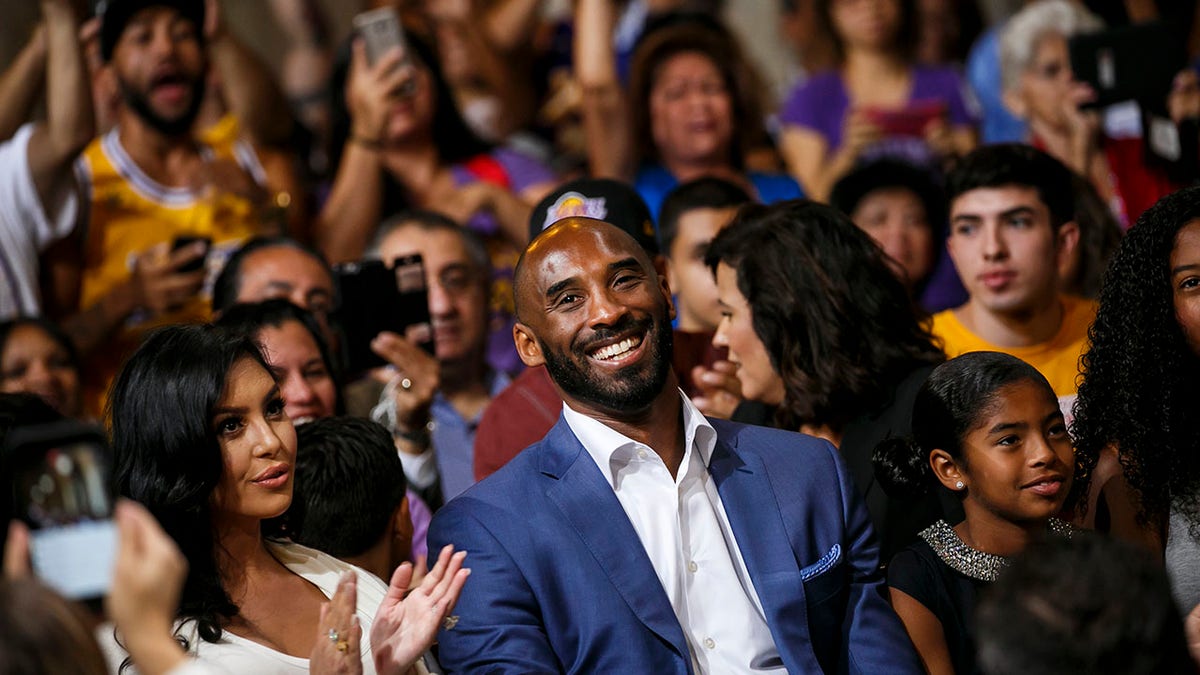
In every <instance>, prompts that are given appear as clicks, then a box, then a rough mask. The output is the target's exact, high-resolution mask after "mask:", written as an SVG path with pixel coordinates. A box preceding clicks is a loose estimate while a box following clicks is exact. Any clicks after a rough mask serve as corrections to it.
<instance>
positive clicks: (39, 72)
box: [0, 24, 46, 141]
mask: <svg viewBox="0 0 1200 675" xmlns="http://www.w3.org/2000/svg"><path fill="white" fill-rule="evenodd" d="M45 75H46V25H45V24H38V25H37V27H36V28H34V29H33V34H32V35H30V37H29V42H26V43H25V46H24V47H22V48H21V52H20V53H19V54H17V58H16V59H14V60H13V62H12V65H10V66H9V67H8V69H6V70H5V71H4V73H3V74H0V141H5V140H8V139H9V138H12V135H13V134H15V133H17V129H19V128H21V125H22V124H24V123H25V122H26V120H28V119H29V112H30V110H32V109H33V104H34V102H35V101H36V100H37V97H38V94H40V93H41V91H42V84H43V82H44V78H45Z"/></svg>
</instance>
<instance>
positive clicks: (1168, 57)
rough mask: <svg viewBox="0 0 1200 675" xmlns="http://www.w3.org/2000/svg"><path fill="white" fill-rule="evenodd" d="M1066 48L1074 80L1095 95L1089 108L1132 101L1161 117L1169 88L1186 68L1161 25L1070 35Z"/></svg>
mask: <svg viewBox="0 0 1200 675" xmlns="http://www.w3.org/2000/svg"><path fill="white" fill-rule="evenodd" d="M1067 48H1068V51H1069V53H1070V58H1071V72H1072V73H1073V74H1074V76H1075V79H1076V80H1079V81H1081V82H1087V83H1088V84H1090V85H1091V86H1092V89H1094V90H1095V91H1096V100H1095V101H1093V102H1092V103H1089V104H1088V105H1087V106H1085V107H1090V108H1098V107H1105V106H1109V105H1112V104H1114V103H1121V102H1123V101H1131V100H1136V101H1140V102H1142V103H1145V104H1147V105H1150V106H1152V107H1154V108H1158V109H1162V110H1164V111H1165V109H1166V108H1165V106H1166V97H1167V94H1169V93H1170V91H1171V82H1172V80H1173V79H1174V78H1175V74H1176V73H1178V72H1179V71H1180V70H1182V69H1183V67H1184V65H1185V64H1186V62H1187V59H1186V55H1185V54H1184V51H1183V49H1182V48H1181V47H1180V46H1179V45H1177V44H1176V41H1175V40H1173V39H1172V38H1171V35H1170V33H1169V32H1168V31H1167V29H1166V27H1165V26H1164V25H1163V24H1161V23H1144V24H1135V25H1131V26H1121V27H1118V28H1111V29H1109V30H1104V31H1100V32H1097V33H1085V34H1082V35H1075V36H1073V37H1072V38H1071V40H1070V41H1069V42H1068V46H1067Z"/></svg>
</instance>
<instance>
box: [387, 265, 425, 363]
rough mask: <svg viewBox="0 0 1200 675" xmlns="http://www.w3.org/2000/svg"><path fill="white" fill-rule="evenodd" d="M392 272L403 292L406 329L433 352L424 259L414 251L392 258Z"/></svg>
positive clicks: (397, 285) (409, 337) (402, 299)
mask: <svg viewBox="0 0 1200 675" xmlns="http://www.w3.org/2000/svg"><path fill="white" fill-rule="evenodd" d="M392 274H393V275H394V276H395V277H396V289H397V290H398V291H399V292H400V315H401V316H403V317H404V323H405V326H404V333H403V335H404V336H405V337H407V338H408V339H410V340H412V341H414V342H416V343H417V344H418V345H420V346H421V348H422V349H424V350H425V351H427V352H429V353H430V354H433V347H434V345H433V322H432V319H431V318H430V316H429V289H427V288H426V287H425V262H424V261H423V260H422V259H421V256H420V255H417V254H413V255H407V256H403V257H400V258H396V259H395V260H393V261H392Z"/></svg>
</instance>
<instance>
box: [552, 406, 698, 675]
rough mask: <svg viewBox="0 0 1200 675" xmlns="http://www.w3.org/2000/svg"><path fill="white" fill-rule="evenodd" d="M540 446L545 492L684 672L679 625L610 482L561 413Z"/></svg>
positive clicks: (688, 660) (684, 643)
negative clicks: (677, 658)
mask: <svg viewBox="0 0 1200 675" xmlns="http://www.w3.org/2000/svg"><path fill="white" fill-rule="evenodd" d="M542 445H543V447H544V448H545V449H546V451H547V452H546V454H545V455H544V458H543V460H542V462H541V469H542V473H543V474H545V475H547V476H549V477H551V478H553V479H555V480H554V482H553V483H552V484H551V485H550V487H549V488H548V489H547V490H546V496H547V497H548V498H549V499H550V501H552V502H554V504H555V505H556V506H558V508H559V510H561V511H562V514H563V516H564V517H565V518H566V520H567V522H568V523H570V524H571V526H572V527H573V528H574V529H575V532H576V533H578V535H579V538H580V539H581V540H582V541H583V543H584V545H585V546H587V548H588V550H589V551H590V552H591V553H592V555H593V556H594V557H595V558H596V562H598V563H599V564H600V567H601V568H603V569H604V572H605V574H607V575H608V578H609V581H611V582H612V584H613V586H614V587H615V588H616V590H617V592H618V593H620V595H621V597H622V598H624V600H625V603H626V604H628V605H629V608H630V609H631V610H633V613H634V614H635V615H637V617H638V619H639V620H640V621H641V622H642V623H643V624H645V626H646V627H647V628H649V629H650V630H651V631H653V632H654V633H655V634H656V635H658V636H659V637H660V638H662V640H663V641H664V642H666V643H667V644H669V645H671V646H672V647H673V648H674V649H675V651H676V652H678V654H679V656H680V658H682V659H683V660H684V662H685V663H687V664H688V666H687V668H688V671H690V670H691V655H690V653H689V652H688V648H687V640H686V639H685V638H684V636H683V629H682V628H681V627H680V626H679V620H678V619H677V618H676V617H675V612H674V610H673V609H672V608H671V602H670V600H669V599H668V598H667V594H666V592H665V591H664V590H663V588H662V584H661V583H660V582H659V580H658V574H657V573H656V572H655V571H654V566H653V565H652V563H651V562H650V557H649V556H648V555H646V549H645V548H644V547H642V546H641V543H640V540H639V539H638V535H637V531H636V530H634V529H633V524H632V523H630V522H629V517H628V516H626V515H625V509H624V508H623V507H622V506H621V502H620V501H619V500H617V496H616V494H615V493H614V492H613V490H612V486H611V485H609V483H608V481H607V480H605V478H604V475H603V474H602V473H601V472H600V469H599V467H597V466H596V463H595V462H594V461H592V459H591V457H590V456H589V455H588V454H587V451H586V450H585V449H584V448H583V445H582V444H581V443H580V442H579V439H577V438H576V437H575V434H574V433H572V432H571V428H570V427H569V426H567V423H566V422H565V421H564V420H563V419H562V418H561V417H560V418H559V420H558V424H556V425H555V426H554V428H553V429H551V430H550V433H548V434H547V435H546V438H545V439H544V440H543V441H542Z"/></svg>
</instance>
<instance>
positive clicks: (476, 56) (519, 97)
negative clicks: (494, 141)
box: [426, 0, 535, 139]
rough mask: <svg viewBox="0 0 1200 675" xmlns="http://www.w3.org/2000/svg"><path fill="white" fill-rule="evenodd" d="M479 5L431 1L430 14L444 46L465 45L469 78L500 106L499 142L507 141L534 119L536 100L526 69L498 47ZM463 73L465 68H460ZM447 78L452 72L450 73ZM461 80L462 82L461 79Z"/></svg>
mask: <svg viewBox="0 0 1200 675" xmlns="http://www.w3.org/2000/svg"><path fill="white" fill-rule="evenodd" d="M478 4H479V3H477V2H472V0H427V2H426V12H427V14H428V15H429V17H430V18H431V19H432V20H433V22H434V25H435V27H436V30H437V32H438V35H439V42H440V44H443V45H444V44H447V43H449V42H450V41H454V42H458V43H460V44H461V45H462V50H463V52H464V54H463V55H462V56H460V57H459V58H460V60H461V61H463V62H465V63H464V64H463V65H465V66H466V68H465V70H466V71H467V72H466V73H463V74H466V75H467V77H468V78H470V79H472V80H473V81H474V83H475V84H477V85H482V88H483V90H484V91H486V92H487V93H488V94H490V95H491V96H494V97H495V98H496V100H497V101H498V102H499V107H500V110H501V112H500V114H499V116H498V120H497V122H496V124H495V127H496V128H495V130H496V131H497V132H498V133H497V138H500V139H502V138H505V137H507V136H508V135H509V134H511V133H512V132H514V131H516V130H517V129H520V128H521V127H522V126H524V125H525V124H526V123H527V122H529V121H530V120H531V119H532V118H533V114H534V105H535V100H534V99H535V96H534V92H533V86H532V82H531V81H530V78H529V75H528V69H527V68H521V67H520V66H522V65H526V64H523V63H521V62H520V61H519V60H518V59H515V58H512V56H511V55H510V54H509V53H507V52H505V51H504V50H502V49H501V48H500V47H498V46H497V45H496V44H495V43H494V42H493V41H492V39H491V37H490V34H489V32H488V31H487V29H486V26H482V25H480V22H479V20H478V19H477V18H476V17H477V16H478V13H477V9H478ZM457 70H459V71H460V72H461V71H463V70H464V69H463V68H458V69H457ZM446 76H447V77H450V76H451V72H450V71H449V70H447V72H446ZM460 79H461V78H460Z"/></svg>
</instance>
